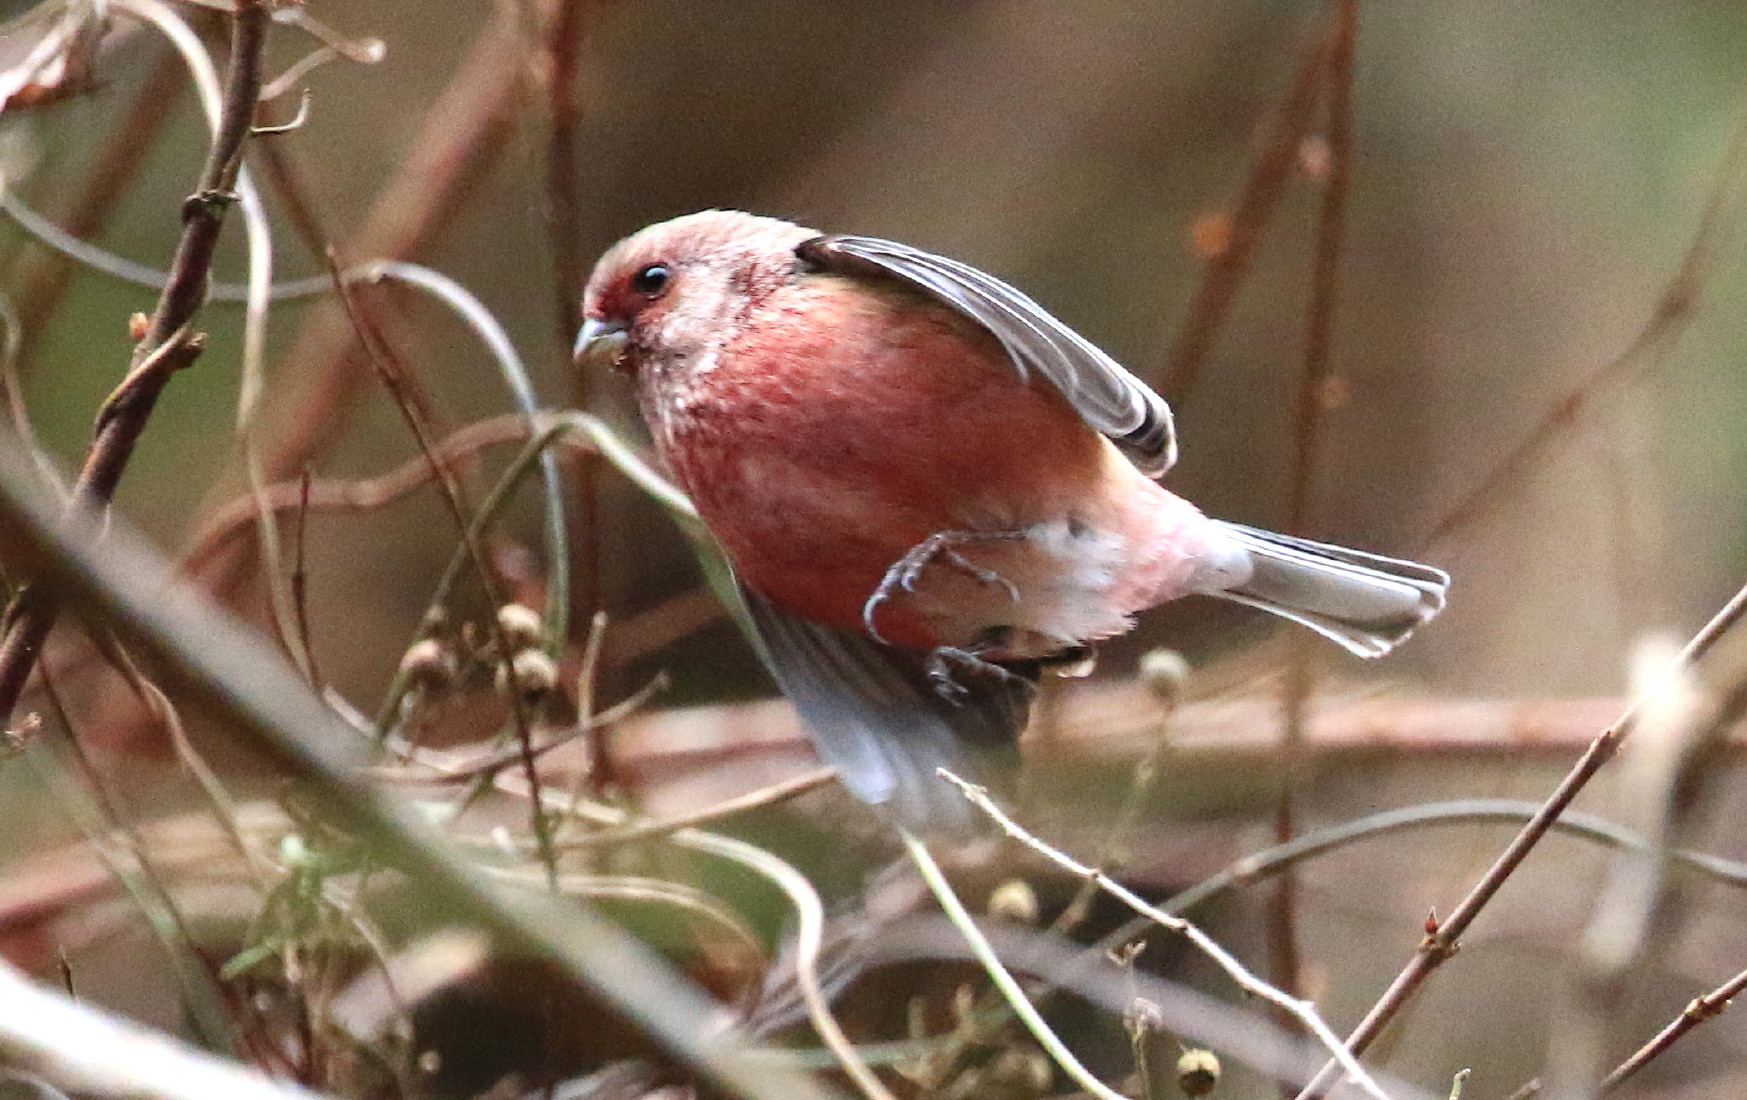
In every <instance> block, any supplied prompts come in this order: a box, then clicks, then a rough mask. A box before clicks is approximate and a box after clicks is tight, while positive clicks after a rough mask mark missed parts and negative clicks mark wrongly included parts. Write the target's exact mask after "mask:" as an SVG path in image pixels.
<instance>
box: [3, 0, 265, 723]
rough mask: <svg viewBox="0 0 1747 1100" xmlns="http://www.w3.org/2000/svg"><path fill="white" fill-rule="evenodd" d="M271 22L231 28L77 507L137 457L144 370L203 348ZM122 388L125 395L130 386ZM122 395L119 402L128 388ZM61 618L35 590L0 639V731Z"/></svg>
mask: <svg viewBox="0 0 1747 1100" xmlns="http://www.w3.org/2000/svg"><path fill="white" fill-rule="evenodd" d="M267 21H268V18H267V12H266V9H265V8H264V7H263V6H262V5H261V3H260V2H259V0H238V3H237V11H236V14H235V16H233V17H232V20H231V59H230V71H229V74H228V75H227V77H226V82H225V89H224V104H223V109H222V112H221V115H220V119H221V123H220V125H219V126H218V127H217V128H216V130H215V131H214V133H213V138H212V144H211V146H210V148H209V149H208V151H207V157H206V164H205V166H204V167H203V168H202V169H201V172H200V179H199V182H198V184H197V185H196V188H195V192H194V194H193V195H192V196H190V197H189V199H188V200H187V201H186V202H184V204H183V207H182V218H183V228H182V237H181V240H180V242H179V243H178V245H177V248H176V259H175V262H174V263H173V264H172V266H171V278H170V282H169V283H168V284H167V285H166V286H165V287H164V292H163V294H162V295H160V296H159V298H158V304H157V308H156V309H155V310H154V311H153V314H152V317H151V320H150V321H149V322H148V324H147V327H146V333H145V336H144V337H143V338H142V339H141V340H140V342H139V344H138V346H137V347H136V348H135V349H134V354H133V359H132V362H131V363H130V365H129V368H128V379H129V381H132V382H133V383H134V384H133V386H132V387H131V388H127V389H126V392H127V398H126V399H125V400H123V401H121V402H119V403H117V402H115V400H114V398H113V397H112V399H111V401H110V402H108V403H106V404H105V411H106V412H107V413H108V414H109V415H108V416H107V417H106V418H104V419H102V420H101V421H100V423H99V427H98V430H97V434H96V437H95V439H94V440H93V441H92V443H91V448H90V450H89V451H88V452H87V453H86V457H85V463H84V465H83V467H82V468H81V469H80V471H79V478H78V481H77V482H76V483H75V485H74V487H73V499H74V501H75V504H76V506H78V507H81V508H90V507H92V506H97V507H101V506H103V505H106V504H107V503H108V502H109V500H110V498H111V497H112V496H113V495H114V493H115V488H116V485H117V484H118V483H119V482H120V480H121V476H122V473H123V472H124V471H125V470H126V469H127V465H128V460H129V459H130V458H131V457H132V456H133V449H134V444H135V443H137V442H138V440H139V438H140V435H141V434H142V433H143V432H144V431H145V426H146V423H147V421H149V420H150V419H151V414H152V410H153V408H154V407H155V405H156V404H157V399H158V395H159V394H160V393H161V392H162V390H163V387H164V385H165V384H166V383H167V382H168V381H169V375H168V374H164V373H161V372H154V373H151V374H145V375H142V374H140V373H139V370H140V368H141V367H142V366H143V365H145V364H146V363H148V362H151V361H152V360H153V359H154V357H158V358H162V357H163V356H165V355H170V354H175V355H181V354H183V352H182V351H175V352H172V351H169V350H167V349H188V348H189V346H190V345H191V344H197V342H195V341H193V340H191V339H190V338H189V326H190V324H191V323H192V322H193V321H194V319H195V317H196V315H197V314H198V313H199V310H200V306H201V304H202V302H203V301H204V299H205V294H206V280H207V275H208V273H209V272H210V271H211V268H212V256H213V252H214V250H215V249H216V248H217V246H218V238H219V232H220V230H222V229H223V227H224V215H225V211H226V209H227V208H228V206H229V205H230V203H231V201H233V199H234V195H233V191H234V189H235V187H236V181H237V174H238V172H239V171H241V169H242V152H243V146H244V144H245V142H246V141H247V140H248V136H249V125H250V122H251V121H252V119H253V115H254V107H255V99H256V97H257V96H258V95H259V94H260V89H261V68H260V66H261V47H262V44H263V42H264V41H265V38H266V29H267ZM191 358H192V357H191V356H190V361H191ZM183 365H186V364H183ZM123 387H124V388H126V387H128V382H124V383H123ZM116 392H117V394H121V393H122V392H123V390H122V389H118V390H117V391H116ZM57 610H58V608H57V600H56V599H55V597H54V596H53V595H51V594H50V593H48V592H47V591H46V590H45V589H43V588H42V587H41V586H39V585H33V584H32V585H27V586H26V588H25V589H24V591H23V592H22V593H21V594H20V596H19V597H18V598H17V599H15V601H14V603H13V606H12V607H11V608H9V609H8V611H9V614H8V615H7V617H6V634H5V638H4V640H0V723H3V722H4V721H5V720H6V719H7V718H8V717H10V715H11V714H12V711H13V708H14V707H15V706H17V704H18V697H19V695H20V694H22V693H23V691H24V685H25V681H26V680H27V679H28V678H29V676H30V672H31V669H32V668H33V667H34V666H35V663H36V659H37V656H38V653H39V652H40V651H41V648H42V644H43V642H44V641H45V640H46V639H47V637H48V634H49V631H50V630H51V629H52V628H53V626H54V622H55V617H56V612H57Z"/></svg>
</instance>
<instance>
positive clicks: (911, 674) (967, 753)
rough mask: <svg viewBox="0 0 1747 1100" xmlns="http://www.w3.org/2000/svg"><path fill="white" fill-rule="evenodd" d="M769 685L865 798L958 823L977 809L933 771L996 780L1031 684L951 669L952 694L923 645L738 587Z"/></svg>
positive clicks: (940, 828) (947, 828)
mask: <svg viewBox="0 0 1747 1100" xmlns="http://www.w3.org/2000/svg"><path fill="white" fill-rule="evenodd" d="M741 595H742V597H743V598H744V599H745V601H746V607H747V609H748V610H749V611H750V612H751V615H752V622H753V624H754V626H755V627H756V629H757V635H758V641H759V643H760V644H761V648H762V650H763V652H762V653H761V654H760V656H761V657H762V658H763V659H764V662H765V664H766V665H767V666H768V667H769V668H770V670H771V674H772V675H773V676H775V677H776V682H777V686H779V687H781V688H782V690H783V694H784V695H787V696H788V698H789V701H790V702H792V703H793V704H794V705H795V710H796V711H797V712H798V713H799V714H800V716H801V721H802V722H803V723H804V724H805V725H806V727H807V729H808V731H809V732H810V733H811V734H812V736H813V743H814V745H815V746H816V747H817V748H818V750H819V755H820V757H821V758H823V759H824V761H825V762H826V763H827V764H830V765H831V766H832V767H834V768H836V769H837V772H838V774H839V776H841V778H842V779H843V782H844V784H845V785H846V786H847V787H848V788H849V789H850V791H851V792H852V793H853V794H854V795H855V796H856V797H857V798H859V799H861V800H862V801H863V802H871V803H875V804H877V805H881V806H884V807H885V808H886V809H887V810H888V811H890V813H891V814H892V816H893V817H895V818H896V819H897V820H898V821H899V822H900V823H902V824H903V825H905V826H907V827H908V828H910V829H912V830H913V831H916V832H920V833H931V834H935V835H939V834H942V833H966V832H970V831H973V830H975V829H977V828H978V827H979V826H980V825H981V822H980V821H979V820H978V817H979V815H978V814H977V813H976V811H975V810H974V809H973V808H972V807H971V805H970V804H969V803H968V802H966V801H965V799H964V797H963V796H962V795H960V794H959V793H958V791H957V790H956V789H954V788H953V787H952V785H951V784H949V783H947V782H946V781H945V780H944V779H941V778H940V777H939V776H938V775H936V774H935V770H936V769H937V768H948V769H950V770H951V771H952V772H953V773H954V774H955V775H958V776H961V777H963V778H964V779H967V780H969V781H970V782H972V783H980V784H984V785H988V786H995V787H1000V786H1002V785H1003V784H1004V783H1006V782H1007V781H1008V780H1009V779H1010V777H1011V776H1012V774H1013V773H1014V772H1015V771H1016V770H1017V768H1018V764H1019V751H1018V738H1019V733H1020V731H1021V730H1022V729H1023V728H1024V726H1025V721H1026V716H1027V713H1028V711H1029V708H1030V704H1031V696H1032V685H1031V683H1030V682H1029V681H1028V680H1023V679H1018V678H1016V677H1011V676H994V675H989V676H958V677H957V679H958V681H959V682H960V684H961V685H962V686H964V688H965V689H966V694H964V695H962V696H959V697H958V698H957V699H955V700H952V701H949V700H947V699H945V698H944V697H942V696H941V694H940V693H939V692H938V691H936V690H935V687H934V685H933V683H931V682H930V680H929V678H928V673H927V669H926V665H925V662H926V660H927V658H926V656H924V655H922V654H918V653H912V652H909V651H906V650H900V649H895V648H892V647H890V646H884V645H881V644H879V643H878V642H875V641H874V640H873V639H871V638H868V637H865V636H863V635H860V634H850V633H847V632H845V631H841V630H836V629H833V628H831V627H828V626H822V625H820V624H818V623H814V622H809V621H808V620H806V619H802V618H799V617H797V616H795V615H791V614H789V613H788V612H786V611H784V610H782V609H781V608H779V607H777V606H776V605H775V604H772V603H771V602H770V601H769V600H767V599H765V598H764V597H762V596H760V595H758V594H757V593H756V592H749V591H746V590H745V589H744V588H742V590H741Z"/></svg>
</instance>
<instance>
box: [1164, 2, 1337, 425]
mask: <svg viewBox="0 0 1747 1100" xmlns="http://www.w3.org/2000/svg"><path fill="white" fill-rule="evenodd" d="M1329 49H1330V37H1329V34H1328V33H1326V32H1318V33H1316V34H1314V35H1312V36H1311V37H1310V38H1309V40H1308V41H1306V42H1305V44H1304V47H1303V50H1302V53H1301V54H1300V55H1299V59H1298V70H1297V72H1295V73H1294V74H1293V76H1292V86H1291V88H1290V89H1288V91H1287V93H1286V100H1285V102H1284V103H1283V104H1282V105H1281V108H1280V115H1279V117H1278V118H1277V119H1276V120H1275V122H1274V128H1273V130H1272V131H1271V132H1270V133H1269V135H1268V141H1267V144H1265V145H1264V146H1263V147H1262V150H1261V152H1259V153H1258V154H1257V155H1256V159H1255V160H1254V161H1253V162H1252V163H1251V164H1250V170H1249V174H1248V176H1247V177H1246V178H1245V180H1244V188H1243V192H1242V194H1240V195H1239V196H1238V201H1237V207H1236V209H1234V210H1233V211H1232V213H1231V219H1230V229H1229V231H1228V232H1227V234H1226V235H1225V236H1226V239H1225V240H1224V242H1223V247H1221V248H1220V249H1219V250H1218V251H1217V252H1216V253H1215V254H1214V255H1213V256H1212V257H1210V258H1209V259H1208V261H1207V266H1206V268H1205V269H1204V270H1203V271H1202V274H1201V283H1200V285H1199V286H1198V287H1197V288H1196V290H1195V297H1194V300H1192V301H1191V302H1190V303H1189V312H1188V315H1187V316H1185V317H1184V319H1183V324H1182V325H1181V327H1179V328H1178V330H1177V335H1176V339H1175V340H1174V341H1173V342H1172V344H1171V349H1170V352H1169V354H1168V355H1167V357H1166V359H1165V369H1164V391H1165V396H1166V397H1168V398H1169V399H1170V400H1171V402H1172V403H1173V404H1179V403H1181V402H1184V401H1186V400H1188V397H1189V394H1190V392H1191V391H1192V390H1194V388H1195V383H1196V381H1197V380H1198V379H1199V378H1200V376H1201V364H1202V362H1203V361H1204V360H1205V359H1206V358H1207V353H1208V352H1209V351H1211V350H1212V349H1213V344H1214V341H1215V340H1217V339H1218V338H1219V330H1220V328H1221V327H1222V326H1223V325H1224V324H1225V318H1226V315H1227V314H1228V313H1230V312H1231V305H1232V303H1233V302H1234V301H1235V300H1236V299H1237V292H1238V291H1239V290H1240V289H1241V288H1242V287H1243V284H1244V280H1245V279H1246V278H1248V276H1249V271H1250V262H1251V261H1252V260H1254V259H1255V255H1256V251H1257V250H1258V249H1259V248H1260V247H1261V244H1262V237H1263V235H1264V234H1265V233H1266V231H1267V228H1268V222H1269V221H1270V220H1272V219H1273V216H1274V210H1275V208H1277V207H1278V206H1279V205H1280V199H1281V198H1282V197H1283V196H1284V195H1285V194H1286V185H1287V184H1288V183H1289V182H1291V177H1292V168H1293V165H1294V164H1296V163H1297V160H1298V148H1299V145H1300V144H1301V143H1302V142H1303V140H1304V134H1305V132H1306V131H1307V130H1308V129H1309V128H1310V119H1311V113H1312V112H1313V111H1314V110H1315V107H1316V102H1317V92H1318V90H1319V88H1320V84H1321V81H1322V78H1323V73H1324V71H1325V68H1326V65H1325V61H1326V59H1327V57H1328V52H1329Z"/></svg>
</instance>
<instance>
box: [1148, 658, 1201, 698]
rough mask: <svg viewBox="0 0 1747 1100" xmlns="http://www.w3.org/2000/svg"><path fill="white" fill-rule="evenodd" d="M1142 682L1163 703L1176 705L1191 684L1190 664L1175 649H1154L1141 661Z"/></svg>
mask: <svg viewBox="0 0 1747 1100" xmlns="http://www.w3.org/2000/svg"><path fill="white" fill-rule="evenodd" d="M1140 682H1141V683H1142V684H1144V685H1145V686H1146V689H1147V690H1148V691H1150V692H1152V693H1153V696H1154V697H1155V698H1157V699H1158V700H1159V701H1160V702H1162V703H1175V702H1176V701H1177V700H1178V699H1180V698H1182V696H1183V686H1184V685H1185V684H1187V683H1188V682H1189V662H1188V661H1186V660H1184V658H1183V655H1182V654H1181V653H1178V652H1177V651H1176V650H1174V649H1154V650H1150V651H1148V652H1147V653H1146V654H1145V655H1144V656H1142V657H1141V659H1140Z"/></svg>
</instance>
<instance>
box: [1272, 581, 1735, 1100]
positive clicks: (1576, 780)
mask: <svg viewBox="0 0 1747 1100" xmlns="http://www.w3.org/2000/svg"><path fill="white" fill-rule="evenodd" d="M1743 615H1747V586H1743V587H1742V588H1741V589H1740V590H1739V591H1737V592H1736V593H1735V595H1734V597H1733V598H1731V599H1730V600H1729V602H1728V603H1726V604H1724V605H1723V607H1722V609H1721V610H1720V611H1718V612H1717V613H1716V615H1714V616H1713V617H1712V618H1711V620H1710V622H1708V623H1706V624H1705V625H1704V627H1703V628H1702V629H1700V630H1699V632H1698V633H1697V634H1695V635H1694V636H1693V638H1692V640H1691V641H1689V642H1688V643H1687V644H1686V648H1685V649H1683V650H1681V653H1680V662H1681V664H1682V665H1693V664H1696V663H1697V662H1698V661H1700V660H1702V659H1703V658H1704V656H1705V655H1706V654H1707V653H1709V652H1710V650H1711V648H1712V647H1713V646H1715V645H1716V643H1717V642H1718V640H1720V639H1721V638H1722V637H1723V635H1725V634H1727V633H1728V632H1729V631H1730V630H1731V629H1733V628H1734V627H1735V626H1736V624H1737V623H1739V622H1740V620H1741V618H1742V616H1743ZM1637 721H1638V714H1637V711H1636V710H1635V709H1634V708H1632V707H1627V708H1626V710H1625V712H1624V713H1623V714H1621V715H1620V717H1619V718H1618V719H1617V720H1615V721H1614V723H1613V724H1612V725H1610V726H1609V727H1608V728H1607V729H1605V730H1603V731H1602V732H1601V733H1600V734H1598V735H1597V736H1596V738H1595V740H1593V741H1591V742H1590V744H1589V748H1588V749H1586V750H1585V751H1584V753H1583V755H1582V757H1580V758H1579V759H1578V761H1577V763H1576V764H1574V765H1573V766H1572V768H1571V770H1570V772H1568V773H1567V774H1566V776H1565V778H1564V779H1563V780H1561V781H1560V783H1559V786H1558V787H1557V788H1556V789H1555V790H1554V791H1553V793H1552V794H1551V795H1550V796H1549V797H1548V798H1547V801H1546V803H1545V804H1543V805H1542V807H1541V811H1540V812H1539V813H1537V814H1536V815H1535V816H1534V817H1533V818H1531V819H1530V820H1529V822H1528V823H1527V824H1525V825H1524V826H1523V828H1522V830H1521V831H1520V832H1518V833H1517V835H1516V837H1515V838H1513V839H1512V840H1511V842H1510V845H1509V846H1508V847H1506V848H1505V850H1504V851H1503V852H1502V853H1500V854H1499V856H1498V858H1497V859H1496V860H1495V861H1494V862H1493V864H1492V866H1491V867H1489V868H1488V869H1487V871H1486V874H1485V875H1483V876H1482V877H1481V879H1480V881H1479V882H1477V883H1475V884H1474V888H1473V889H1471V890H1470V891H1469V892H1468V894H1467V896H1466V897H1464V898H1463V899H1462V900H1461V901H1460V902H1458V903H1457V905H1456V908H1455V909H1453V910H1452V911H1451V912H1450V915H1449V917H1448V918H1446V919H1445V920H1444V921H1443V923H1442V924H1439V925H1438V926H1437V927H1436V928H1434V929H1431V930H1430V931H1428V932H1427V934H1426V936H1425V939H1424V940H1422V941H1421V943H1420V946H1419V950H1418V951H1417V952H1416V953H1415V954H1414V957H1413V959H1412V960H1411V961H1409V962H1408V964H1407V966H1406V967H1405V968H1403V969H1402V971H1401V973H1399V974H1398V975H1396V977H1395V981H1393V982H1392V983H1390V986H1389V988H1388V989H1387V990H1385V991H1384V993H1383V996H1381V997H1380V998H1378V1000H1377V1003H1376V1004H1374V1005H1372V1006H1371V1011H1369V1012H1367V1013H1366V1014H1365V1018H1364V1019H1363V1020H1361V1021H1360V1022H1359V1025H1358V1027H1356V1028H1354V1029H1353V1033H1352V1034H1351V1035H1349V1036H1348V1037H1347V1049H1348V1050H1350V1051H1351V1052H1352V1053H1353V1054H1355V1055H1359V1054H1363V1053H1364V1052H1365V1050H1366V1049H1367V1048H1368V1047H1369V1046H1370V1045H1371V1044H1372V1042H1374V1041H1375V1040H1376V1038H1377V1036H1378V1035H1380V1034H1382V1031H1383V1029H1384V1028H1385V1027H1387V1026H1388V1024H1389V1022H1390V1021H1391V1020H1393V1019H1394V1018H1395V1017H1396V1016H1397V1015H1398V1014H1399V1013H1400V1012H1401V1010H1402V1009H1403V1008H1404V1007H1406V1005H1407V1002H1408V1001H1409V1000H1411V999H1412V998H1413V995H1414V994H1415V993H1416V992H1418V990H1419V987H1420V986H1421V985H1423V984H1424V983H1425V980H1426V979H1427V978H1429V977H1430V976H1431V974H1432V972H1433V971H1434V970H1436V969H1437V968H1438V967H1440V966H1442V965H1443V964H1444V962H1445V961H1446V960H1448V959H1449V958H1451V957H1452V956H1454V955H1455V953H1456V950H1457V946H1458V944H1459V942H1460V940H1461V937H1462V935H1463V933H1465V932H1466V931H1467V930H1468V926H1469V925H1470V924H1472V923H1473V922H1474V919H1475V918H1476V917H1478V916H1479V915H1480V912H1481V910H1483V909H1485V908H1486V906H1487V904H1488V903H1489V902H1491V901H1492V899H1493V896H1494V895H1496V894H1497V893H1498V891H1499V889H1500V888H1502V887H1503V886H1504V884H1505V882H1506V880H1508V879H1509V878H1510V876H1511V875H1512V874H1514V873H1515V872H1516V869H1517V868H1518V867H1520V866H1521V865H1522V862H1523V860H1524V859H1526V858H1528V854H1529V853H1530V852H1531V851H1533V850H1534V848H1535V846H1536V845H1537V844H1539V843H1540V842H1541V840H1542V838H1543V837H1545V836H1546V835H1547V832H1548V830H1549V829H1551V828H1552V826H1553V823H1554V822H1555V821H1557V820H1558V818H1559V815H1560V814H1562V813H1564V812H1565V810H1566V808H1567V807H1569V806H1570V805H1571V803H1572V802H1573V801H1574V800H1575V799H1576V798H1577V796H1578V794H1579V793H1581V792H1582V790H1583V788H1584V787H1586V786H1588V784H1589V781H1590V780H1591V779H1593V778H1594V777H1595V773H1596V772H1598V771H1600V770H1601V769H1602V767H1603V765H1605V764H1606V763H1607V762H1608V761H1609V760H1611V759H1612V758H1613V755H1614V753H1615V752H1616V751H1617V750H1618V749H1619V746H1620V742H1621V741H1623V740H1625V739H1626V737H1628V736H1629V735H1630V734H1631V732H1632V729H1633V727H1635V726H1636V725H1637ZM1334 1077H1335V1070H1334V1069H1333V1067H1325V1069H1324V1071H1323V1072H1322V1073H1320V1074H1318V1075H1317V1078H1316V1080H1315V1081H1312V1082H1311V1083H1310V1085H1309V1086H1308V1087H1306V1088H1305V1090H1304V1091H1303V1092H1302V1093H1300V1094H1299V1095H1300V1100H1315V1098H1317V1097H1320V1096H1322V1095H1323V1094H1324V1093H1325V1092H1327V1090H1328V1088H1329V1086H1330V1085H1331V1084H1333V1081H1334Z"/></svg>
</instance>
